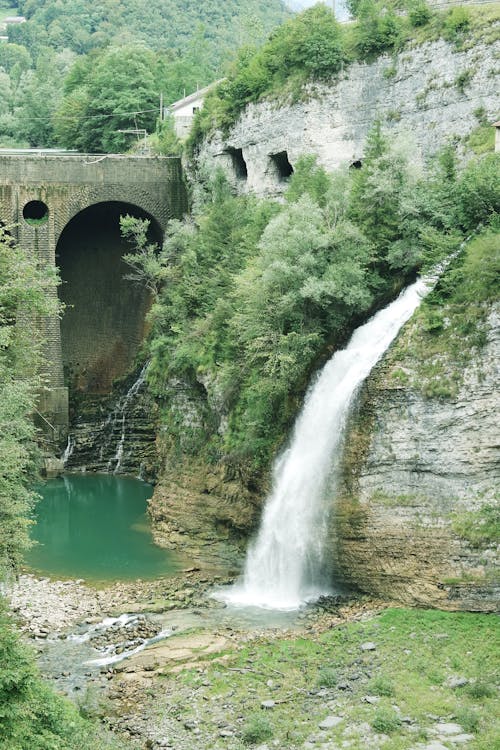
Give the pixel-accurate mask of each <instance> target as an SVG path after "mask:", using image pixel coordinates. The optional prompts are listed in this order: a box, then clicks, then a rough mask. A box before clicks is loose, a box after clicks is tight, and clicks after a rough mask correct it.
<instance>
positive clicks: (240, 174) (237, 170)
mask: <svg viewBox="0 0 500 750" xmlns="http://www.w3.org/2000/svg"><path fill="white" fill-rule="evenodd" d="M226 153H228V154H229V155H230V157H231V162H232V164H233V170H234V174H235V176H236V178H237V179H238V180H246V179H247V177H248V169H247V163H246V161H245V159H244V157H243V150H242V149H241V148H232V147H230V148H228V149H227V151H226Z"/></svg>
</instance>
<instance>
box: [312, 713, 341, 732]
mask: <svg viewBox="0 0 500 750" xmlns="http://www.w3.org/2000/svg"><path fill="white" fill-rule="evenodd" d="M342 721H343V719H342V717H341V716H327V717H326V719H323V721H322V722H320V724H318V726H319V728H320V729H332V728H333V727H336V726H337V724H340V723H341V722H342Z"/></svg>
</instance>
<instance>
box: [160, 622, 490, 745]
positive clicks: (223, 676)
mask: <svg viewBox="0 0 500 750" xmlns="http://www.w3.org/2000/svg"><path fill="white" fill-rule="evenodd" d="M499 640H500V637H499V629H498V620H497V618H496V617H495V616H491V615H479V614H472V613H447V612H438V611H422V610H406V609H388V610H385V611H384V612H382V613H381V614H380V615H378V616H375V617H371V618H370V619H368V620H366V621H358V622H351V623H348V624H343V625H337V626H335V627H330V628H328V629H326V630H325V631H324V632H316V630H315V626H314V625H312V626H310V628H309V632H307V630H306V635H304V636H301V637H296V636H294V635H280V636H279V637H278V638H276V637H274V638H273V637H261V638H259V639H257V640H254V641H251V642H249V643H247V644H244V645H242V646H240V647H239V650H238V651H237V652H234V651H233V652H231V653H229V654H226V655H225V656H224V655H222V656H223V657H224V658H222V659H221V658H220V657H221V655H218V657H217V658H216V660H215V661H214V662H212V663H210V664H209V665H208V666H205V668H200V667H202V666H203V665H200V664H198V665H197V668H196V669H190V670H186V671H184V672H181V673H180V674H179V675H178V676H177V677H176V676H173V675H171V676H168V677H164V678H163V686H162V689H160V690H158V691H155V693H156V695H155V700H156V709H155V710H156V711H157V716H158V717H159V716H160V715H161V716H165V712H166V711H168V712H169V713H170V714H172V715H174V716H175V717H176V720H177V722H179V721H180V722H181V724H180V725H179V724H178V723H177V726H178V727H182V726H183V727H184V732H181V734H180V735H179V737H178V746H179V747H185V746H187V745H186V744H185V743H186V742H188V739H187V737H188V736H189V734H190V733H192V732H195V734H196V735H197V736H196V745H197V746H198V747H210V748H222V747H225V748H234V749H238V750H239V749H240V748H244V747H248V746H259V745H262V743H265V745H262V747H264V746H265V747H272V746H276V747H279V748H282V749H283V750H284V749H285V748H286V749H287V750H292V749H293V748H307V747H310V748H311V747H322V748H329V749H331V750H336V749H337V748H340V747H350V748H354V750H361V749H363V750H365V748H377V749H380V750H410V749H412V750H413V749H415V748H425V747H426V745H427V744H429V743H431V742H433V741H435V742H439V743H441V746H443V747H445V748H452V747H456V746H457V741H458V740H456V738H457V737H460V736H463V735H469V737H468V739H465V738H462V743H465V744H460V746H466V747H467V748H469V749H470V750H495V749H497V748H499V747H500V745H499V739H498V738H499V736H500V735H499V730H500V726H499V724H498V710H497V709H498V703H497V687H496V686H495V679H496V678H498V667H499V659H498V654H499V653H500V643H499ZM263 702H272V703H268V704H267V705H268V706H269V707H267V708H266V707H263V706H262V704H263ZM327 717H331V718H330V720H329V721H327V722H326V723H327V724H331V725H332V726H330V727H329V728H322V723H323V722H324V721H325V720H326V719H327ZM158 720H159V719H158ZM452 725H456V726H455V727H453V726H452ZM177 731H179V730H177ZM169 733H170V732H169ZM181 735H182V736H181ZM192 739H193V742H194V741H195V737H193V738H192ZM207 743H208V744H207ZM308 743H310V744H308ZM346 743H348V744H346Z"/></svg>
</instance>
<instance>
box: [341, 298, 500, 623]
mask: <svg viewBox="0 0 500 750" xmlns="http://www.w3.org/2000/svg"><path fill="white" fill-rule="evenodd" d="M499 322H500V317H499V314H498V310H496V311H494V312H492V313H491V315H490V316H489V320H488V323H489V325H488V342H487V345H486V346H485V348H484V349H483V350H482V351H481V352H480V356H478V357H477V358H476V360H475V361H473V362H471V364H470V365H469V367H468V368H467V369H466V370H465V372H464V373H463V381H462V385H461V388H460V389H459V391H458V393H457V395H456V397H454V398H452V399H438V398H428V397H427V398H425V397H424V396H423V395H421V394H420V393H419V392H418V391H416V390H415V389H414V388H410V387H406V386H401V385H397V380H394V379H393V378H392V377H391V374H392V372H393V370H394V368H395V366H398V367H399V368H400V367H401V366H404V367H405V370H407V371H409V370H410V368H411V367H412V366H415V363H413V365H412V362H411V358H410V357H408V358H407V361H404V362H401V361H398V362H395V361H394V357H393V355H392V354H391V353H389V354H388V355H387V356H386V357H385V359H384V360H383V361H382V362H381V363H380V364H379V366H378V367H377V368H376V370H375V371H374V372H373V373H372V376H371V377H370V378H369V380H368V381H367V382H366V384H365V387H364V389H363V392H362V393H361V394H360V398H359V400H358V405H357V408H356V410H355V413H354V414H353V415H352V418H351V424H350V428H349V430H348V435H347V439H346V448H345V456H344V459H345V463H344V470H345V471H344V484H343V487H342V492H341V496H340V498H339V500H338V502H337V503H336V505H335V508H334V512H333V518H332V529H333V530H332V537H333V545H332V546H333V550H334V558H335V561H336V567H337V570H338V572H339V575H340V577H341V578H343V579H344V580H345V581H347V582H349V583H351V584H354V585H356V586H358V587H359V588H361V589H363V590H365V591H369V592H370V593H373V594H378V595H381V596H386V597H394V598H396V599H398V600H400V601H403V602H406V603H411V604H421V605H432V606H439V607H442V608H453V609H455V608H464V609H473V610H484V611H489V610H491V609H494V608H495V602H496V603H497V604H498V601H499V598H498V595H499V594H500V581H499V578H498V539H497V543H496V544H495V543H494V542H493V541H492V539H491V537H489V536H488V534H486V533H485V534H484V538H483V539H481V538H478V529H480V528H482V524H483V522H484V521H485V519H486V515H485V514H486V513H490V514H494V513H495V510H494V508H495V505H496V514H498V487H499V479H500V455H499V451H498V443H499V431H498V395H497V394H498V386H499V382H498V380H499V377H498V362H499V355H500V328H499ZM496 523H497V524H498V520H497V522H496ZM468 527H469V528H468ZM480 536H481V534H479V537H480Z"/></svg>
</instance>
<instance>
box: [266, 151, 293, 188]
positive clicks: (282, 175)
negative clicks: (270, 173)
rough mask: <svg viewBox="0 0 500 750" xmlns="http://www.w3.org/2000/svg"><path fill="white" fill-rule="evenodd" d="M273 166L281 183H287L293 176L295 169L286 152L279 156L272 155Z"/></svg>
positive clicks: (278, 154) (280, 153)
mask: <svg viewBox="0 0 500 750" xmlns="http://www.w3.org/2000/svg"><path fill="white" fill-rule="evenodd" d="M270 160H271V165H272V167H273V168H274V171H275V173H276V175H277V177H278V180H279V181H280V182H287V180H289V179H290V177H291V176H292V175H293V167H292V165H291V164H290V161H289V159H288V153H287V152H286V151H280V152H279V153H277V154H271V156H270Z"/></svg>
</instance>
